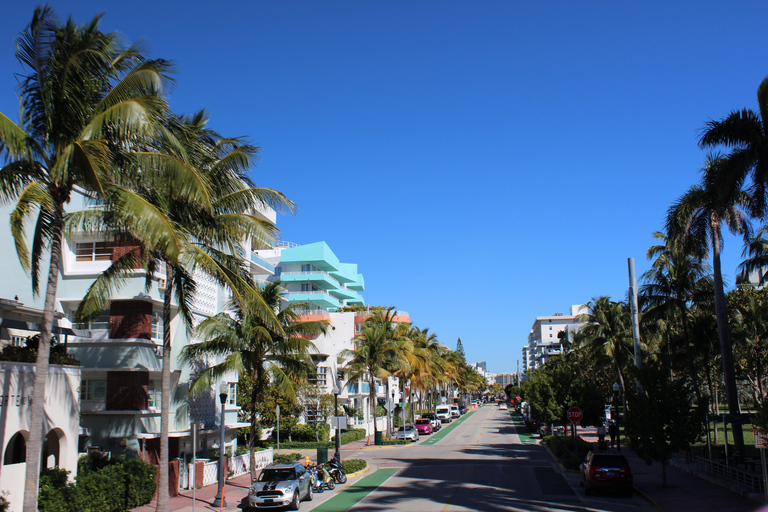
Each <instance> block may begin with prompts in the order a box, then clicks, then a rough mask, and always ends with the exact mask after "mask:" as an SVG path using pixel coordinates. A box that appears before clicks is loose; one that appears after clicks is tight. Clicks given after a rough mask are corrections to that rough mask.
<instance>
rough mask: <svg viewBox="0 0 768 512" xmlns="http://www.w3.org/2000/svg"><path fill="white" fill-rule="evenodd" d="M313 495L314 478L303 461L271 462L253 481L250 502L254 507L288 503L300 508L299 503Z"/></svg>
mask: <svg viewBox="0 0 768 512" xmlns="http://www.w3.org/2000/svg"><path fill="white" fill-rule="evenodd" d="M312 497H313V495H312V478H311V476H310V473H309V471H307V468H305V467H304V465H303V464H302V463H300V462H292V463H290V464H270V465H268V466H267V467H265V468H264V469H263V470H261V474H260V475H259V477H258V478H257V479H256V480H254V481H253V482H252V483H251V488H250V490H249V491H248V504H249V505H250V506H251V507H253V508H272V507H284V506H286V505H288V506H290V508H291V510H299V503H300V502H301V501H302V500H307V501H311V500H312Z"/></svg>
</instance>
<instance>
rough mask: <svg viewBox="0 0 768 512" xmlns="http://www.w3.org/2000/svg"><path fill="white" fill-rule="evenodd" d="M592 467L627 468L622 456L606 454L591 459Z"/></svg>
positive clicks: (627, 464)
mask: <svg viewBox="0 0 768 512" xmlns="http://www.w3.org/2000/svg"><path fill="white" fill-rule="evenodd" d="M592 465H593V466H597V467H601V468H606V467H610V468H626V467H629V463H628V462H627V459H626V458H625V457H624V456H623V455H613V454H607V453H600V454H596V455H594V456H593V457H592Z"/></svg>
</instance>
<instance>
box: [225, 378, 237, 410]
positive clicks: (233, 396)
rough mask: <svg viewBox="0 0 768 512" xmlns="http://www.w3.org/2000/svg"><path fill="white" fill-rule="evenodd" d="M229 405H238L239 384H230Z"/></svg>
mask: <svg viewBox="0 0 768 512" xmlns="http://www.w3.org/2000/svg"><path fill="white" fill-rule="evenodd" d="M227 405H232V406H236V405H237V382H230V383H229V394H228V395H227Z"/></svg>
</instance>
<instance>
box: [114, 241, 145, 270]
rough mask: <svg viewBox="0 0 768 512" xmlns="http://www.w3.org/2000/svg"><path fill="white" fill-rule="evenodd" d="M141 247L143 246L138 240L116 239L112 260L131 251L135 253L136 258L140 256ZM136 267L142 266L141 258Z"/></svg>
mask: <svg viewBox="0 0 768 512" xmlns="http://www.w3.org/2000/svg"><path fill="white" fill-rule="evenodd" d="M140 248H141V246H139V244H138V243H137V242H136V240H115V241H114V245H113V246H112V261H115V260H116V259H118V258H120V257H121V256H124V255H125V254H127V253H129V252H133V253H135V254H136V258H139V257H140V256H139V249H140ZM134 268H141V260H139V261H137V262H136V266H135V267H134Z"/></svg>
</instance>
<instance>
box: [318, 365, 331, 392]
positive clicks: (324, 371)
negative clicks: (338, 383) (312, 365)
mask: <svg viewBox="0 0 768 512" xmlns="http://www.w3.org/2000/svg"><path fill="white" fill-rule="evenodd" d="M316 370H317V377H316V378H315V384H317V385H318V386H320V387H322V388H324V387H326V386H327V385H328V368H326V367H325V366H318V367H317V368H316Z"/></svg>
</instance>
